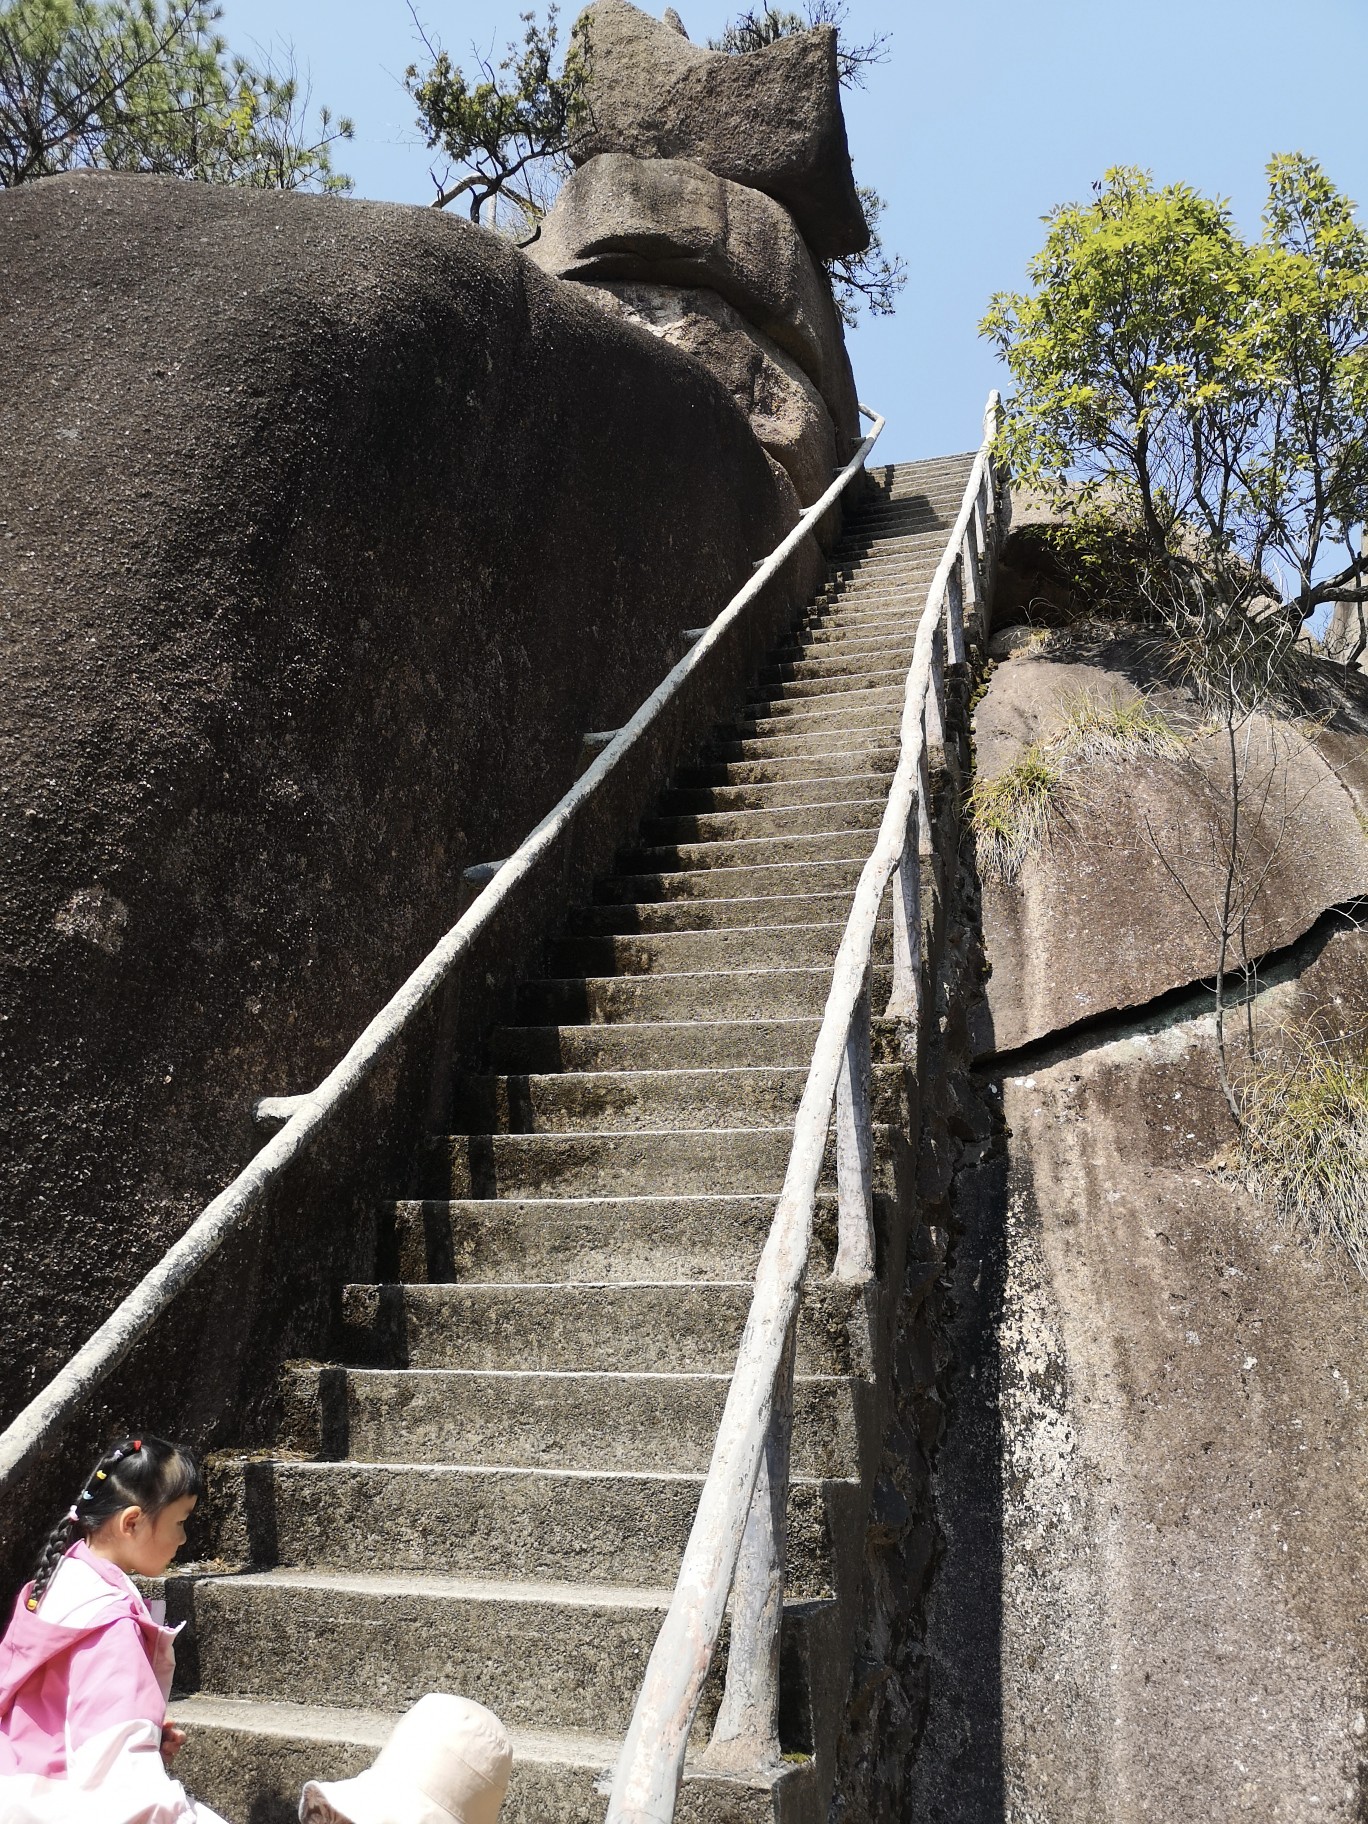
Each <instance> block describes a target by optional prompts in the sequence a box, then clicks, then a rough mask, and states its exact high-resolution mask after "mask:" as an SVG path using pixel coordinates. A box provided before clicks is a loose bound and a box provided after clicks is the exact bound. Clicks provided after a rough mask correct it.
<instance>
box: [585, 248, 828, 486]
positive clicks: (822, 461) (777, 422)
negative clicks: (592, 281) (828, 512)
mask: <svg viewBox="0 0 1368 1824" xmlns="http://www.w3.org/2000/svg"><path fill="white" fill-rule="evenodd" d="M584 289H585V292H586V294H587V295H589V296H591V297H596V298H598V299H600V300H601V301H602V302H603V303H604V305H605V307H606V308H608V309H613V308H616V309H618V310H619V311H621V313H622V314H623V315H624V316H626V318H627V319H628V321H630V322H633V323H641V324H643V325H644V326H645V327H646V328H647V329H649V330H650V331H651V332H652V333H653V334H654V335H658V336H659V337H660V338H661V339H662V340H663V341H665V342H668V343H669V344H670V346H671V347H672V348H677V349H680V350H681V351H682V352H683V353H684V354H686V355H692V356H693V358H694V360H695V361H698V362H700V363H701V364H702V365H703V366H704V367H706V368H707V370H708V372H709V373H710V374H712V375H713V376H714V377H715V378H716V379H718V380H720V381H721V382H722V384H723V386H725V387H726V389H727V391H728V392H729V393H730V394H731V396H732V398H733V399H735V401H736V403H737V404H738V405H739V406H740V407H741V410H742V411H743V412H744V413H745V414H746V416H747V418H748V419H749V420H750V426H751V429H752V430H753V431H754V432H755V434H756V436H757V437H758V438H759V439H760V441H761V443H762V444H763V445H764V447H765V449H766V450H768V452H769V453H770V455H771V456H773V457H774V459H775V461H776V462H778V463H780V464H782V466H783V468H784V469H785V470H786V472H787V474H788V477H789V479H790V480H791V481H792V483H793V486H794V489H795V491H796V492H797V495H798V499H799V501H800V502H801V504H802V505H803V506H805V507H810V506H811V505H812V503H813V501H814V500H817V499H819V498H820V496H821V495H822V494H823V493H824V492H825V490H826V489H827V488H828V487H829V486H830V484H831V478H832V475H833V474H834V472H835V470H836V467H837V463H836V439H835V436H834V434H833V431H832V428H831V418H830V415H829V414H828V412H827V409H826V407H825V405H823V403H822V396H821V394H820V393H819V392H818V391H817V389H816V387H815V386H814V385H813V384H812V382H811V380H809V379H808V377H807V375H806V374H805V373H804V372H803V370H802V368H801V367H799V365H798V363H797V362H796V361H795V360H794V359H793V357H792V356H791V355H787V354H785V353H784V351H783V349H782V348H780V347H779V345H778V343H777V342H772V341H771V340H770V339H769V337H768V336H765V335H762V334H761V333H760V331H759V330H758V329H752V327H751V326H750V324H749V323H747V322H746V320H745V318H744V317H743V316H742V315H741V313H740V312H739V311H736V310H733V309H732V307H731V305H730V304H728V303H726V302H725V301H724V300H723V299H722V298H719V297H718V295H717V293H716V292H715V291H698V290H690V291H685V290H679V289H678V288H676V287H673V286H668V285H632V284H628V283H624V282H622V281H617V282H611V283H605V284H602V285H586V286H585V288H584Z"/></svg>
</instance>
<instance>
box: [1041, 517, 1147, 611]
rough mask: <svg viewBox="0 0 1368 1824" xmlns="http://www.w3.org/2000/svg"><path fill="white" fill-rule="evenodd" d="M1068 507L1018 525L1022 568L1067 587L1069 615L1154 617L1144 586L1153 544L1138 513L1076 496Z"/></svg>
mask: <svg viewBox="0 0 1368 1824" xmlns="http://www.w3.org/2000/svg"><path fill="white" fill-rule="evenodd" d="M1065 507H1066V510H1065V512H1064V515H1063V517H1062V518H1060V519H1056V520H1050V521H1045V522H1035V523H1031V524H1027V525H1023V526H1021V527H1019V528H1014V529H1013V533H1012V542H1013V545H1014V547H1015V551H1016V556H1015V560H1014V561H1015V565H1016V567H1017V569H1019V570H1022V571H1025V572H1027V573H1028V574H1035V575H1038V576H1039V577H1040V578H1041V579H1042V580H1043V581H1047V582H1050V583H1054V584H1056V585H1058V586H1059V587H1060V588H1061V589H1062V591H1063V592H1064V594H1065V595H1066V596H1067V597H1068V598H1069V603H1070V612H1069V613H1068V614H1065V616H1064V617H1063V618H1065V619H1068V618H1070V616H1071V614H1072V613H1073V612H1075V611H1076V612H1077V613H1079V614H1082V615H1084V616H1087V615H1091V614H1101V615H1106V616H1108V617H1109V618H1112V619H1117V620H1125V619H1130V618H1137V617H1138V618H1148V617H1149V613H1150V610H1149V605H1148V603H1147V602H1146V601H1145V599H1144V597H1143V594H1142V590H1141V577H1142V574H1143V569H1144V565H1145V562H1146V558H1147V554H1148V546H1147V544H1146V541H1145V537H1144V534H1143V533H1142V532H1141V531H1140V529H1139V527H1138V525H1137V524H1136V521H1135V518H1134V516H1133V515H1131V514H1128V513H1126V512H1125V511H1124V510H1123V509H1121V508H1119V507H1117V506H1115V505H1113V504H1112V503H1111V502H1109V501H1107V500H1105V499H1102V498H1097V497H1093V498H1088V497H1082V498H1080V497H1077V496H1073V495H1071V496H1070V497H1069V498H1068V500H1067V501H1066V503H1065ZM1046 605H1047V606H1048V603H1047V604H1046ZM1032 618H1034V615H1032Z"/></svg>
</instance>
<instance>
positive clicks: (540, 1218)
mask: <svg viewBox="0 0 1368 1824" xmlns="http://www.w3.org/2000/svg"><path fill="white" fill-rule="evenodd" d="M774 1205H775V1199H774V1197H773V1196H766V1195H756V1196H751V1197H744V1196H734V1195H728V1194H723V1193H716V1192H707V1193H703V1194H701V1195H697V1196H688V1195H680V1194H676V1195H668V1194H667V1195H650V1196H641V1197H547V1198H535V1197H522V1198H488V1197H472V1198H462V1199H447V1200H441V1199H434V1200H430V1201H428V1202H418V1201H406V1202H403V1203H400V1204H397V1205H396V1206H395V1230H396V1236H397V1243H398V1263H399V1278H400V1279H401V1280H402V1281H403V1282H404V1283H405V1284H412V1285H425V1284H432V1285H449V1284H452V1283H453V1282H455V1281H458V1280H461V1281H464V1280H470V1281H474V1282H477V1283H479V1284H481V1285H496V1284H508V1285H519V1284H523V1283H525V1282H526V1281H528V1280H533V1281H536V1282H538V1283H541V1284H547V1285H549V1284H551V1283H552V1282H554V1281H557V1280H564V1281H571V1282H574V1281H587V1282H594V1283H603V1282H605V1281H609V1280H686V1279H697V1280H709V1279H712V1280H739V1279H749V1278H752V1277H753V1276H754V1273H755V1267H756V1262H757V1261H758V1260H759V1258H760V1250H761V1248H762V1247H763V1246H764V1243H765V1237H766V1236H767V1235H768V1234H769V1231H770V1224H771V1222H772V1221H773V1219H774ZM812 1245H813V1256H812V1272H813V1274H814V1275H817V1276H820V1275H821V1274H823V1273H827V1272H829V1271H830V1270H831V1263H832V1260H833V1259H834V1258H835V1249H836V1200H835V1194H834V1192H830V1191H823V1192H821V1193H820V1194H819V1195H818V1198H817V1213H816V1216H815V1218H814V1230H813V1244H812Z"/></svg>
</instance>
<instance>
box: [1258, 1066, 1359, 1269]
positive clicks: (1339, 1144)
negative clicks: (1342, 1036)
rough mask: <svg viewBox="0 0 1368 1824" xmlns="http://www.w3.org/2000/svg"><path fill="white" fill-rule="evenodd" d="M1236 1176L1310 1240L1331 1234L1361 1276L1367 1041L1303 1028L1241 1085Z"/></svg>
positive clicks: (1330, 1238)
mask: <svg viewBox="0 0 1368 1824" xmlns="http://www.w3.org/2000/svg"><path fill="white" fill-rule="evenodd" d="M1242 1088H1243V1094H1242V1097H1241V1100H1242V1105H1243V1106H1242V1109H1241V1115H1242V1119H1243V1135H1242V1142H1241V1150H1242V1165H1243V1176H1244V1179H1245V1182H1246V1184H1247V1185H1248V1186H1249V1188H1250V1190H1252V1191H1253V1192H1254V1193H1255V1194H1256V1195H1258V1196H1261V1197H1264V1198H1266V1199H1267V1200H1268V1201H1269V1202H1270V1203H1271V1204H1272V1206H1273V1209H1274V1211H1275V1212H1276V1214H1277V1217H1278V1220H1279V1221H1280V1222H1283V1223H1285V1224H1286V1225H1287V1226H1288V1227H1289V1228H1291V1229H1292V1230H1293V1231H1294V1232H1295V1233H1296V1234H1298V1235H1299V1236H1301V1237H1302V1239H1303V1240H1305V1241H1307V1242H1309V1243H1311V1244H1312V1245H1313V1246H1318V1245H1322V1244H1324V1243H1325V1242H1327V1241H1334V1242H1338V1244H1339V1245H1340V1246H1341V1247H1343V1249H1344V1250H1345V1252H1346V1253H1347V1254H1348V1256H1349V1258H1350V1260H1352V1261H1353V1263H1354V1265H1355V1267H1357V1269H1358V1271H1359V1272H1360V1273H1361V1274H1362V1275H1363V1276H1364V1278H1365V1279H1368V1049H1363V1048H1360V1049H1358V1050H1351V1049H1344V1048H1336V1047H1332V1046H1330V1045H1329V1044H1327V1043H1326V1042H1325V1040H1324V1039H1322V1038H1319V1037H1317V1036H1316V1035H1314V1034H1310V1033H1306V1034H1302V1035H1300V1036H1299V1037H1298V1040H1297V1045H1296V1050H1295V1053H1294V1055H1293V1056H1292V1057H1291V1059H1290V1060H1288V1061H1285V1062H1280V1063H1277V1064H1264V1065H1256V1066H1255V1067H1254V1068H1253V1069H1252V1070H1251V1071H1250V1073H1249V1075H1248V1077H1247V1078H1246V1080H1245V1083H1244V1084H1243V1086H1242Z"/></svg>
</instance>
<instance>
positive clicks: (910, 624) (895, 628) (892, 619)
mask: <svg viewBox="0 0 1368 1824" xmlns="http://www.w3.org/2000/svg"><path fill="white" fill-rule="evenodd" d="M928 587H929V584H928V585H926V586H925V587H924V586H923V585H922V584H921V583H918V584H916V585H915V586H914V587H913V588H911V589H874V588H871V589H870V590H869V591H868V593H867V594H862V595H857V596H853V597H852V598H851V600H850V602H849V603H848V604H843V603H840V602H838V604H837V606H838V607H840V608H841V610H842V618H841V620H840V621H839V622H837V623H835V624H834V625H833V626H832V627H831V628H830V629H825V628H824V629H819V630H818V631H819V632H826V631H831V632H836V633H848V634H850V635H852V636H858V637H859V638H861V639H900V638H901V637H902V635H903V634H904V633H907V632H910V633H912V635H913V636H914V637H915V635H916V630H917V628H918V626H919V625H920V623H921V617H922V610H923V609H924V608H925V606H926V596H927V588H928ZM813 650H814V651H816V650H820V649H819V648H816V647H814V648H813Z"/></svg>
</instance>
